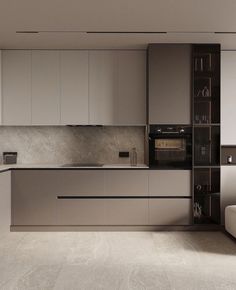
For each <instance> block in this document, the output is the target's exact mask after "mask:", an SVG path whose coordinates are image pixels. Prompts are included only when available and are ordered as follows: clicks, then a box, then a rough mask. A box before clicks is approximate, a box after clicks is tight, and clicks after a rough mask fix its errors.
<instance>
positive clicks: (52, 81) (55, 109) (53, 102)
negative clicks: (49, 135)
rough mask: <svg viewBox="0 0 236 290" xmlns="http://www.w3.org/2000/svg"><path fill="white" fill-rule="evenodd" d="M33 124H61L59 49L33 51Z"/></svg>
mask: <svg viewBox="0 0 236 290" xmlns="http://www.w3.org/2000/svg"><path fill="white" fill-rule="evenodd" d="M32 124H33V125H59V124H60V70H59V51H49V50H48V51H47V50H33V51H32Z"/></svg>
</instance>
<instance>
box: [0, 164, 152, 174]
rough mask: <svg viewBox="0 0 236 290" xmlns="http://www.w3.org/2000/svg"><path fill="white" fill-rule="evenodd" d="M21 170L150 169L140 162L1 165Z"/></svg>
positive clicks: (2, 168)
mask: <svg viewBox="0 0 236 290" xmlns="http://www.w3.org/2000/svg"><path fill="white" fill-rule="evenodd" d="M18 169H19V170H20V169H23V170H25V169H33V170H36V169H45V170H47V169H50V170H51V169H56V170H68V169H72V170H84V169H85V170H91V169H95V170H102V169H119V170H122V169H124V170H130V169H134V170H139V169H149V167H148V166H147V165H145V164H138V165H137V166H131V165H128V164H127V165H126V164H105V165H103V166H101V167H97V166H85V167H74V166H71V167H70V166H68V167H65V166H62V164H9V165H8V164H2V165H0V173H1V172H5V171H8V170H18Z"/></svg>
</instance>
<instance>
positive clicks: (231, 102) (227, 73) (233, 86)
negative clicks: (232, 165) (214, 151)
mask: <svg viewBox="0 0 236 290" xmlns="http://www.w3.org/2000/svg"><path fill="white" fill-rule="evenodd" d="M235 107H236V51H222V52H221V144H222V145H236V134H235V133H234V131H232V125H234V124H235V122H236V116H235Z"/></svg>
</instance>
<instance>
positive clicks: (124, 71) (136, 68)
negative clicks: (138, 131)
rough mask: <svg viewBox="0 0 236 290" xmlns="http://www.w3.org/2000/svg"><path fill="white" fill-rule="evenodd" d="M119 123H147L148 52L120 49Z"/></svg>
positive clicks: (117, 107)
mask: <svg viewBox="0 0 236 290" xmlns="http://www.w3.org/2000/svg"><path fill="white" fill-rule="evenodd" d="M117 54H118V94H117V96H116V97H117V101H116V119H115V123H116V124H117V125H145V124H146V52H145V51H119V52H117Z"/></svg>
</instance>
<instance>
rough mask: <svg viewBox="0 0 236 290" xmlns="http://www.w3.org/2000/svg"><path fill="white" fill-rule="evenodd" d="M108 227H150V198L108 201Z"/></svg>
mask: <svg viewBox="0 0 236 290" xmlns="http://www.w3.org/2000/svg"><path fill="white" fill-rule="evenodd" d="M106 206H107V221H106V223H107V225H120V226H122V225H124V226H133V225H148V198H143V199H137V198H130V199H128V198H123V199H122V198H119V199H110V200H107V203H106Z"/></svg>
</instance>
